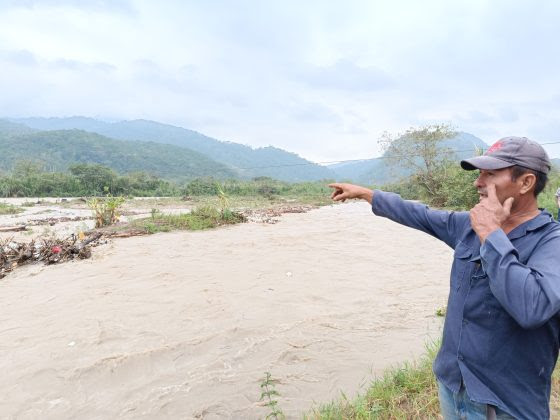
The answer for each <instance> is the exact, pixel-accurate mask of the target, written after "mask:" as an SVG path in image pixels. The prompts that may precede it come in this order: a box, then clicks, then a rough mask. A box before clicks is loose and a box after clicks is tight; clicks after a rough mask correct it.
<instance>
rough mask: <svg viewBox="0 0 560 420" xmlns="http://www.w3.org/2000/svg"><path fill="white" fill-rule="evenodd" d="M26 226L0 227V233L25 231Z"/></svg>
mask: <svg viewBox="0 0 560 420" xmlns="http://www.w3.org/2000/svg"><path fill="white" fill-rule="evenodd" d="M25 229H26V226H25V225H22V226H0V232H21V231H22V230H25Z"/></svg>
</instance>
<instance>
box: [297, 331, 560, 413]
mask: <svg viewBox="0 0 560 420" xmlns="http://www.w3.org/2000/svg"><path fill="white" fill-rule="evenodd" d="M439 344H440V343H439V342H432V343H430V344H428V345H427V351H426V353H425V354H424V355H423V356H422V357H421V358H420V360H419V361H417V362H415V363H404V364H402V365H400V366H397V367H394V368H391V369H389V370H387V371H386V372H385V373H384V374H383V376H382V377H381V378H379V379H377V380H375V381H373V382H372V383H371V384H370V387H369V389H368V390H367V391H366V392H365V393H364V394H362V395H358V396H357V397H356V398H354V399H353V400H349V399H348V398H346V396H344V395H343V397H342V398H341V399H339V400H338V401H333V402H331V403H328V404H325V405H322V406H320V407H319V408H318V409H315V410H314V411H313V412H312V413H310V414H307V415H305V416H304V418H305V419H307V420H311V419H313V420H316V419H321V420H334V419H337V420H339V419H340V420H346V419H359V420H366V419H367V420H372V419H379V420H396V419H441V416H440V414H439V401H438V394H437V384H436V381H435V377H434V374H433V373H432V363H433V361H434V358H435V356H436V354H437V351H438V349H439ZM550 414H551V418H559V416H560V368H557V369H556V370H555V371H554V373H553V375H552V390H551V395H550Z"/></svg>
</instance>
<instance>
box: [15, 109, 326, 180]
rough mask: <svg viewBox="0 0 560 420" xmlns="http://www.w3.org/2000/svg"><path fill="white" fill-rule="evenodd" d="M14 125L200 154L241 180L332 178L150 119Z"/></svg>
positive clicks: (278, 155)
mask: <svg viewBox="0 0 560 420" xmlns="http://www.w3.org/2000/svg"><path fill="white" fill-rule="evenodd" d="M10 121H12V122H16V123H20V124H25V125H26V126H28V127H31V128H35V129H40V130H61V129H79V130H84V131H89V132H94V133H97V134H101V135H103V136H106V137H110V138H114V139H120V140H129V141H138V140H140V141H153V142H156V143H164V144H172V145H175V146H179V147H182V148H187V149H190V150H193V151H196V152H198V153H201V154H203V155H205V156H207V157H208V158H210V159H212V160H214V161H217V162H220V163H222V164H224V165H226V166H229V167H231V168H232V169H233V170H234V171H235V172H236V173H237V174H238V176H240V177H243V178H252V177H257V176H268V177H271V178H276V179H280V180H284V181H292V182H293V181H310V180H319V179H333V178H334V177H335V174H334V173H333V172H332V171H331V170H330V169H328V168H326V167H324V166H320V165H317V164H314V163H312V162H310V161H308V160H305V159H303V158H301V157H299V156H298V155H296V154H295V153H290V152H287V151H285V150H282V149H278V148H276V147H270V146H269V147H263V148H257V149H253V148H252V147H249V146H245V145H242V144H238V143H232V142H225V141H219V140H216V139H214V138H211V137H208V136H205V135H203V134H200V133H198V132H196V131H192V130H188V129H186V128H181V127H176V126H172V125H168V124H161V123H158V122H154V121H148V120H134V121H120V122H113V123H108V122H104V121H99V120H96V119H93V118H85V117H71V118H21V119H12V120H10Z"/></svg>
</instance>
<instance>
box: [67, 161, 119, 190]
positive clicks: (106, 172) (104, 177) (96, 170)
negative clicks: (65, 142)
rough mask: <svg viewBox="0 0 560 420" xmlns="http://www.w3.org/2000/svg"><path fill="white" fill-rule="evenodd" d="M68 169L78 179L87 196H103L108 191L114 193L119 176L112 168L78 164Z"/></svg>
mask: <svg viewBox="0 0 560 420" xmlns="http://www.w3.org/2000/svg"><path fill="white" fill-rule="evenodd" d="M68 169H69V170H70V173H71V174H72V175H74V176H75V177H76V178H78V180H79V182H80V184H81V185H82V187H83V188H84V189H85V193H86V194H101V193H103V191H105V190H106V189H108V190H109V192H111V193H112V192H113V186H114V184H115V182H116V179H117V174H116V173H115V171H113V170H112V169H111V168H108V167H106V166H103V165H98V164H88V163H76V164H74V165H71V166H70V167H69V168H68Z"/></svg>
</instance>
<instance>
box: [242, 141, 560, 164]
mask: <svg viewBox="0 0 560 420" xmlns="http://www.w3.org/2000/svg"><path fill="white" fill-rule="evenodd" d="M539 144H540V145H541V146H548V145H550V144H560V141H555V142H549V143H539ZM481 150H482V151H484V149H483V148H482V149H481ZM473 151H474V149H466V150H449V151H446V152H445V153H447V154H456V153H466V152H473ZM405 157H422V155H417V154H406V155H390V156H379V157H376V158H366V159H343V160H332V161H324V162H305V163H287V164H281V165H269V166H253V167H250V168H238V169H241V170H251V169H269V168H288V167H295V166H310V165H330V164H333V163H349V162H368V161H372V160H379V159H389V158H390V159H396V158H405Z"/></svg>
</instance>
